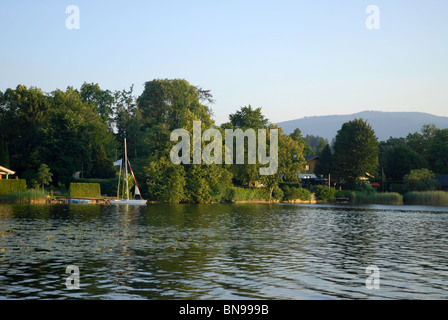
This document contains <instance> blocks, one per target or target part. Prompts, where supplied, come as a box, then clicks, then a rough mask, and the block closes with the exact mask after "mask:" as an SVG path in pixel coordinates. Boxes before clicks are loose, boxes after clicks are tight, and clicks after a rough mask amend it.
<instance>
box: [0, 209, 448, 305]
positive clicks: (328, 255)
mask: <svg viewBox="0 0 448 320" xmlns="http://www.w3.org/2000/svg"><path fill="white" fill-rule="evenodd" d="M447 233H448V208H447V207H418V206H365V207H353V206H344V205H341V206H331V205H293V204H255V203H250V204H228V205H226V204H222V205H221V204H213V205H148V206H145V207H132V206H112V205H111V206H99V205H5V204H3V205H0V299H78V298H79V299H447V298H448V237H447ZM69 265H75V266H77V267H79V289H73V290H69V289H67V287H66V279H67V278H68V277H69V274H68V273H66V268H67V266H69ZM372 265H375V266H377V267H378V268H379V271H380V272H379V280H380V288H379V289H368V288H367V287H366V280H368V281H369V279H370V278H369V279H368V277H369V276H370V273H366V268H367V267H368V266H372Z"/></svg>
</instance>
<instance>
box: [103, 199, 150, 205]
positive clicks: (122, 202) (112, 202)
mask: <svg viewBox="0 0 448 320" xmlns="http://www.w3.org/2000/svg"><path fill="white" fill-rule="evenodd" d="M146 201H147V200H111V201H110V204H130V205H134V206H143V205H146Z"/></svg>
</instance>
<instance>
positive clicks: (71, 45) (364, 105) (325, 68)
mask: <svg viewBox="0 0 448 320" xmlns="http://www.w3.org/2000/svg"><path fill="white" fill-rule="evenodd" d="M371 5H373V6H374V8H376V9H377V11H371V9H370V8H371ZM72 6H75V7H76V8H77V10H78V13H79V15H78V16H77V20H76V19H75V18H76V17H75V16H74V11H70V10H71V8H72ZM75 20H76V21H78V22H79V24H78V25H75V24H74V21H75ZM446 21H448V2H446V1H438V0H429V1H423V0H416V1H413V2H412V3H409V1H404V0H396V1H393V2H391V1H386V0H377V1H373V2H372V1H369V2H367V1H358V0H344V1H342V2H335V1H328V0H321V1H292V0H281V1H275V2H274V1H266V0H261V1H254V0H246V1H236V0H230V1H226V2H214V1H205V0H192V1H188V2H184V1H179V0H169V1H164V2H156V1H138V0H130V1H126V2H124V1H121V2H120V1H113V2H107V1H86V0H75V1H65V0H64V1H57V2H56V1H29V0H28V1H5V0H0V36H1V38H2V48H3V50H1V51H0V70H1V72H0V74H1V76H0V90H2V91H4V90H6V89H7V88H15V87H16V86H17V85H18V84H23V85H25V86H27V87H30V86H35V87H38V88H40V89H42V90H43V91H45V92H50V91H53V90H55V89H61V90H64V89H65V88H66V87H67V86H73V87H74V88H80V87H81V85H82V84H83V83H84V82H87V83H98V84H99V85H100V86H101V88H103V89H109V90H112V91H115V90H123V89H128V88H129V87H130V86H131V85H134V93H135V95H137V96H138V95H140V94H141V93H142V92H143V88H144V83H145V82H146V81H151V80H153V79H172V78H181V79H186V80H187V81H189V82H190V83H191V84H192V85H195V86H200V87H202V88H204V89H209V90H211V93H212V94H213V96H214V98H215V100H216V103H215V104H214V105H211V108H212V110H213V113H214V119H215V121H216V123H223V122H227V121H228V115H229V114H230V113H234V112H235V111H236V110H238V109H239V108H241V107H243V106H247V105H249V104H250V105H252V107H255V108H258V107H262V110H263V114H264V115H265V116H266V117H267V118H268V119H269V120H270V121H271V122H273V123H277V122H282V121H287V120H288V119H300V118H303V117H307V116H321V115H331V114H342V115H343V114H353V113H357V112H360V111H363V110H368V109H374V110H383V111H385V112H387V111H397V112H400V111H409V112H419V111H422V110H424V111H425V112H428V113H431V114H434V115H439V116H448V108H447V106H448V91H447V90H446V83H447V82H448V62H447V60H446V57H447V56H448V41H446V39H448V28H447V27H446V25H447V24H446ZM372 22H373V24H372ZM372 25H373V26H374V28H371V26H372Z"/></svg>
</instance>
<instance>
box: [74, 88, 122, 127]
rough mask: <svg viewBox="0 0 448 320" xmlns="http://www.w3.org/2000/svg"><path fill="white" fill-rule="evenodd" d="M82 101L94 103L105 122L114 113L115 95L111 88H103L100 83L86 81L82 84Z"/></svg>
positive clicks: (107, 121)
mask: <svg viewBox="0 0 448 320" xmlns="http://www.w3.org/2000/svg"><path fill="white" fill-rule="evenodd" d="M80 92H81V98H82V101H84V102H87V103H92V104H93V105H95V107H96V109H97V113H98V114H99V115H100V116H101V118H102V119H103V121H104V122H105V123H109V121H110V120H111V119H112V115H113V105H114V101H115V99H114V95H113V94H112V92H111V91H110V90H102V89H101V88H100V86H99V84H98V83H87V82H84V83H83V85H82V86H81V90H80Z"/></svg>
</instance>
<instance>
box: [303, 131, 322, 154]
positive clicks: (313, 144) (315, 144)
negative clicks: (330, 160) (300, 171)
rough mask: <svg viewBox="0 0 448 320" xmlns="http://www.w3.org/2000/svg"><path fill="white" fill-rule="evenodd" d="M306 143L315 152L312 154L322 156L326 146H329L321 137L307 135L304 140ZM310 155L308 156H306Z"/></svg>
mask: <svg viewBox="0 0 448 320" xmlns="http://www.w3.org/2000/svg"><path fill="white" fill-rule="evenodd" d="M304 140H305V142H306V143H307V144H308V145H309V146H310V148H311V150H312V151H313V152H312V153H310V154H313V155H316V156H320V155H321V154H322V151H323V150H324V148H325V146H326V145H327V144H328V141H327V140H326V139H325V138H323V137H320V136H314V135H309V134H307V135H306V137H305V138H304ZM306 155H308V154H306Z"/></svg>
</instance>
